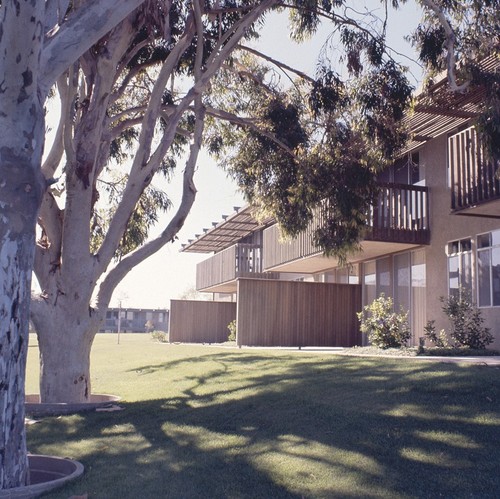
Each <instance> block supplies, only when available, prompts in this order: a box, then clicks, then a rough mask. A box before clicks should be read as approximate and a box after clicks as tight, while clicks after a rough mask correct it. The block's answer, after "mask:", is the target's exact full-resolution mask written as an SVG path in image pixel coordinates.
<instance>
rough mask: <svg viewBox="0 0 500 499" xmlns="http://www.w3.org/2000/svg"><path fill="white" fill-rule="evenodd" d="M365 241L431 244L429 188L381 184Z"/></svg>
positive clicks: (370, 214) (370, 216)
mask: <svg viewBox="0 0 500 499" xmlns="http://www.w3.org/2000/svg"><path fill="white" fill-rule="evenodd" d="M368 225H369V226H370V227H371V231H370V232H368V233H367V235H366V239H368V240H373V241H388V242H395V243H415V244H428V243H429V239H430V231H429V196H428V188H427V187H425V186H419V185H406V184H379V196H378V202H377V204H376V205H375V206H373V207H372V210H371V212H370V213H369V220H368Z"/></svg>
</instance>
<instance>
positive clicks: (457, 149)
mask: <svg viewBox="0 0 500 499" xmlns="http://www.w3.org/2000/svg"><path fill="white" fill-rule="evenodd" d="M448 158H449V159H448V161H449V169H450V184H451V209H452V210H461V209H464V208H470V207H472V206H477V205H479V204H482V203H485V202H487V201H491V200H494V199H500V181H499V180H498V178H497V170H498V168H499V166H500V165H499V164H498V163H496V164H495V163H494V162H493V161H488V160H487V159H486V158H485V156H484V153H483V150H482V147H481V145H480V141H479V139H478V137H477V133H476V130H475V129H474V127H471V128H467V129H466V130H463V131H462V132H459V133H457V134H455V135H452V136H451V137H450V138H449V139H448Z"/></svg>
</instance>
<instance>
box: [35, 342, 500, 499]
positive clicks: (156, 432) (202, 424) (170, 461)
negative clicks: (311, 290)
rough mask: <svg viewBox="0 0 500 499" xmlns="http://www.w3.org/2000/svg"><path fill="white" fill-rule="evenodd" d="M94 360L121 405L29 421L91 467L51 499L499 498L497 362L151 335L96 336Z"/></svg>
mask: <svg viewBox="0 0 500 499" xmlns="http://www.w3.org/2000/svg"><path fill="white" fill-rule="evenodd" d="M34 353H35V354H36V350H35V348H30V358H29V370H28V371H29V376H28V387H31V391H33V390H34V386H35V383H36V376H35V375H34V373H33V371H34V370H35V366H34V365H35V362H34V361H35V360H36V359H35V355H33V354H34ZM92 356H93V380H92V381H93V390H94V392H96V393H97V392H101V393H102V392H107V393H114V394H118V395H121V396H122V397H123V399H124V400H123V403H122V404H121V405H122V406H123V407H125V410H124V411H121V412H115V413H89V414H85V415H75V416H66V417H62V418H46V419H44V420H43V421H42V422H40V423H38V424H36V425H33V426H31V427H29V429H28V444H29V448H30V450H31V451H32V452H36V453H48V454H55V455H60V456H70V457H73V458H75V459H78V460H80V461H81V462H82V463H83V464H84V465H85V467H86V473H85V475H84V477H83V478H82V479H80V480H79V481H78V482H76V483H74V484H71V485H69V486H67V487H66V488H65V489H63V490H62V491H61V492H59V493H54V494H51V495H48V496H47V497H53V498H64V499H66V498H67V497H69V496H71V495H72V494H83V493H88V494H89V497H90V498H115V497H116V498H129V497H130V498H132V497H133V498H135V497H142V498H157V497H168V498H198V497H199V498H202V497H203V498H271V497H277V498H281V497H283V498H301V497H306V498H322V497H323V498H335V497H367V498H372V497H373V498H375V497H384V498H385V497H398V498H399V497H401V498H411V497H432V498H434V497H450V498H451V497H453V498H459V497H478V498H487V497H492V498H493V497H498V491H499V490H500V474H499V473H498V470H499V469H500V446H499V441H500V410H499V409H500V377H499V375H500V370H499V369H498V368H495V367H484V366H470V365H454V364H441V363H428V362H422V361H415V360H412V359H387V358H362V357H340V356H334V355H330V354H326V353H319V354H318V353H315V354H312V353H304V352H294V353H291V352H287V351H278V350H275V351H257V350H255V351H253V350H236V349H224V348H211V347H203V346H183V345H164V344H158V343H153V342H151V340H150V339H149V337H148V336H146V335H122V341H121V344H120V345H116V337H115V336H111V335H100V336H98V337H97V339H96V343H95V347H94V349H93V352H92ZM28 391H30V390H28Z"/></svg>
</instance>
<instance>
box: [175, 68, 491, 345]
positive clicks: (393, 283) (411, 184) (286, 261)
mask: <svg viewBox="0 0 500 499" xmlns="http://www.w3.org/2000/svg"><path fill="white" fill-rule="evenodd" d="M491 64H496V65H498V63H497V62H496V61H493V62H492V63H491ZM482 95H483V93H482V90H481V89H480V88H477V89H474V90H471V91H469V92H468V93H467V94H460V95H453V94H451V93H448V92H447V90H446V86H445V82H440V83H438V84H436V85H434V87H433V88H432V89H431V91H429V92H428V93H426V94H425V95H422V96H420V98H419V99H418V100H417V104H416V106H415V112H414V114H413V115H412V116H411V117H410V118H408V122H409V127H410V129H411V131H412V140H411V141H410V143H409V144H408V147H407V149H406V150H405V151H403V152H402V154H401V157H400V159H399V160H398V161H396V162H395V163H394V165H393V166H392V167H391V168H389V169H388V170H386V171H384V172H383V173H382V174H381V175H380V176H379V179H378V180H379V182H380V194H379V198H378V201H377V202H376V203H375V205H374V206H373V207H372V211H371V213H370V214H369V219H370V222H369V226H370V230H369V231H368V232H367V234H366V237H365V240H364V241H363V242H362V245H361V246H362V251H361V252H359V253H357V254H355V255H352V256H351V257H350V261H349V264H350V265H349V266H348V267H346V268H342V267H340V266H339V265H338V262H337V261H336V260H335V259H334V258H327V257H325V256H323V254H322V252H321V250H319V249H318V248H316V247H315V246H314V244H313V242H312V237H311V234H312V229H313V228H314V226H315V225H316V224H321V223H322V217H323V216H324V215H323V214H322V213H321V212H320V211H318V214H317V216H316V218H315V220H314V222H313V223H312V224H311V227H310V229H309V230H306V231H304V233H302V234H301V235H300V236H299V237H297V238H296V239H294V240H293V241H290V242H283V241H281V240H280V237H279V231H278V227H277V226H276V225H275V224H274V223H273V221H272V220H267V221H264V222H261V223H259V222H257V220H255V219H254V218H253V217H252V210H251V208H250V207H246V208H244V209H241V210H238V211H237V212H235V213H234V214H233V215H232V216H230V217H227V218H226V219H225V220H223V221H222V222H221V223H220V224H218V225H216V226H215V227H213V228H212V229H211V230H205V231H204V234H202V235H200V236H198V237H197V238H196V239H194V240H192V241H190V242H189V243H188V244H187V245H185V246H184V249H183V250H184V251H192V252H207V253H210V252H212V253H213V255H212V256H210V257H209V258H208V259H207V260H205V261H204V262H202V263H200V264H199V265H198V268H197V283H196V287H197V289H198V290H200V291H205V292H211V293H215V294H216V297H217V294H218V293H224V294H225V296H228V295H229V296H231V297H232V299H233V300H234V301H236V302H238V300H241V299H242V298H243V297H241V296H238V281H239V280H241V279H248V278H255V279H267V280H279V281H297V282H310V283H317V284H320V283H331V284H344V285H351V286H358V287H359V288H360V292H361V297H362V298H361V304H362V305H366V304H368V303H371V302H372V301H373V300H374V299H375V298H376V297H378V296H380V295H381V294H382V293H384V294H385V295H386V296H391V297H392V298H393V299H394V303H395V306H396V308H397V309H399V308H402V309H404V310H407V311H409V316H410V323H411V329H412V339H411V343H412V344H418V341H419V338H420V337H422V336H423V335H424V326H425V324H426V323H427V321H429V320H434V321H435V323H436V327H437V328H438V329H441V328H444V329H446V328H447V327H448V322H447V318H446V317H445V316H444V314H443V312H442V309H441V307H442V303H441V301H440V297H447V296H448V295H450V294H453V293H458V292H459V289H461V288H464V289H466V290H468V291H469V292H470V293H471V295H472V297H473V299H474V301H475V302H476V303H477V305H478V306H479V308H480V309H481V312H482V315H483V317H484V318H485V322H486V326H488V327H489V328H490V329H491V331H492V333H493V335H494V337H495V341H494V343H493V345H492V346H493V347H496V348H499V347H500V182H499V180H498V172H497V170H498V167H499V164H498V163H495V162H493V161H492V160H489V159H488V158H487V157H486V155H485V154H484V152H483V151H482V148H481V145H480V140H479V138H478V136H477V134H476V131H475V128H474V127H473V126H472V121H473V119H474V117H475V116H477V114H478V112H479V110H480V107H481V99H482ZM270 306H272V305H271V304H270ZM256 313H258V312H256ZM314 313H315V312H314ZM246 320H248V318H247V319H246ZM242 326H243V324H242Z"/></svg>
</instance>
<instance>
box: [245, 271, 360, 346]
mask: <svg viewBox="0 0 500 499" xmlns="http://www.w3.org/2000/svg"><path fill="white" fill-rule="evenodd" d="M361 307H362V302H361V286H360V285H350V284H330V283H310V282H296V281H262V280H258V279H240V280H238V310H237V342H238V344H239V345H246V346H282V347H284V346H289V347H299V346H321V347H351V346H354V345H361V333H360V332H359V322H358V319H357V316H356V312H359V311H360V310H361Z"/></svg>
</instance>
